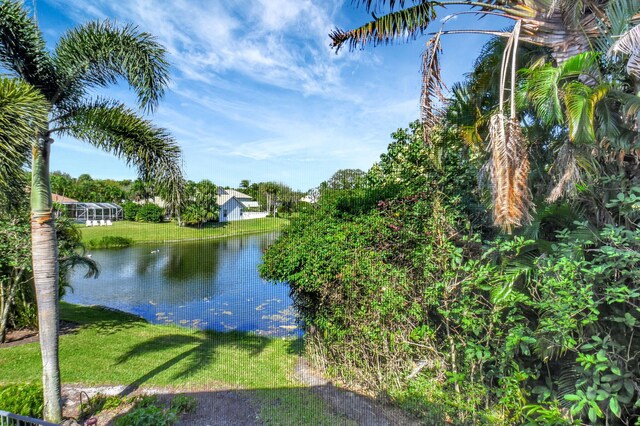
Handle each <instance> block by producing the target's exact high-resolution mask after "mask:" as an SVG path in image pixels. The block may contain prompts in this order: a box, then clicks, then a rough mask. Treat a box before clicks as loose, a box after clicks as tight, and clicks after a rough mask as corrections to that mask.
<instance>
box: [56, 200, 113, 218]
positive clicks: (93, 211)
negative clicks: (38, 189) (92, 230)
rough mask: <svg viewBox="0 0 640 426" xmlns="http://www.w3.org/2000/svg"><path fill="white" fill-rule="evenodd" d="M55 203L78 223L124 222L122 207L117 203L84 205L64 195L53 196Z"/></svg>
mask: <svg viewBox="0 0 640 426" xmlns="http://www.w3.org/2000/svg"><path fill="white" fill-rule="evenodd" d="M51 199H52V200H53V202H54V203H58V204H62V206H63V207H64V208H65V210H66V211H67V215H68V216H69V217H71V218H73V219H75V220H76V221H77V222H86V221H88V220H92V221H93V220H105V219H106V220H122V219H123V211H122V207H120V206H119V205H118V204H115V203H83V202H80V201H78V200H74V199H73V198H69V197H65V196H63V195H58V194H51Z"/></svg>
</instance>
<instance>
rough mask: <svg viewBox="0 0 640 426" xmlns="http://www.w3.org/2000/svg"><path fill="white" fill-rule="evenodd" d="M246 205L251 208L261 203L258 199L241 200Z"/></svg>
mask: <svg viewBox="0 0 640 426" xmlns="http://www.w3.org/2000/svg"><path fill="white" fill-rule="evenodd" d="M240 202H241V203H242V204H243V205H244V206H245V207H247V208H251V207H260V203H258V202H257V201H244V200H242V201H240Z"/></svg>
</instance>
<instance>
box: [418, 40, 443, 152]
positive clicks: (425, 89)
mask: <svg viewBox="0 0 640 426" xmlns="http://www.w3.org/2000/svg"><path fill="white" fill-rule="evenodd" d="M441 34H442V33H441V32H438V33H436V35H435V36H433V37H432V38H431V39H429V41H428V42H427V46H426V48H425V50H424V53H423V54H422V93H421V95H420V118H421V120H422V127H423V133H422V136H423V138H424V140H425V142H427V141H428V139H429V134H430V133H431V129H433V127H434V126H435V125H436V124H437V123H438V121H440V120H439V119H440V117H441V116H442V112H443V111H442V106H434V101H435V102H441V103H442V102H444V101H445V98H444V95H443V94H442V92H443V89H445V88H446V87H445V85H444V82H443V81H442V78H441V77H440V61H439V56H440V53H441V52H442V46H441V44H440V35H441Z"/></svg>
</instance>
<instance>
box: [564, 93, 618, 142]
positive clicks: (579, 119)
mask: <svg viewBox="0 0 640 426" xmlns="http://www.w3.org/2000/svg"><path fill="white" fill-rule="evenodd" d="M609 89H610V85H609V84H606V83H605V84H600V85H598V86H597V87H595V88H593V89H592V88H591V87H589V86H587V85H585V84H583V83H581V82H579V81H571V82H569V83H567V84H565V85H564V87H563V91H564V93H565V95H564V98H565V105H566V115H567V121H568V122H569V138H570V139H571V141H572V142H574V143H578V144H580V143H583V144H590V143H594V142H595V140H596V135H595V126H594V122H595V114H594V112H595V107H596V104H597V103H598V102H600V101H601V100H602V99H604V97H605V96H606V95H607V92H608V91H609Z"/></svg>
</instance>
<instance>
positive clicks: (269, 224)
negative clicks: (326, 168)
mask: <svg viewBox="0 0 640 426" xmlns="http://www.w3.org/2000/svg"><path fill="white" fill-rule="evenodd" d="M288 224H289V220H288V219H282V218H263V219H249V220H240V221H235V222H226V223H210V224H207V225H205V226H204V227H202V228H188V227H178V226H177V225H176V224H175V223H174V222H167V223H140V222H129V221H119V222H114V223H113V226H96V227H86V226H84V225H80V226H79V227H78V229H79V230H80V231H81V232H82V242H83V243H85V244H88V243H89V242H90V241H92V240H93V241H98V240H100V239H102V238H103V237H122V238H127V239H130V240H132V242H133V244H146V243H171V242H179V241H196V240H205V239H212V238H225V237H235V236H241V235H249V234H258V233H265V232H277V231H280V230H282V229H283V228H284V227H285V226H286V225H288Z"/></svg>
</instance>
